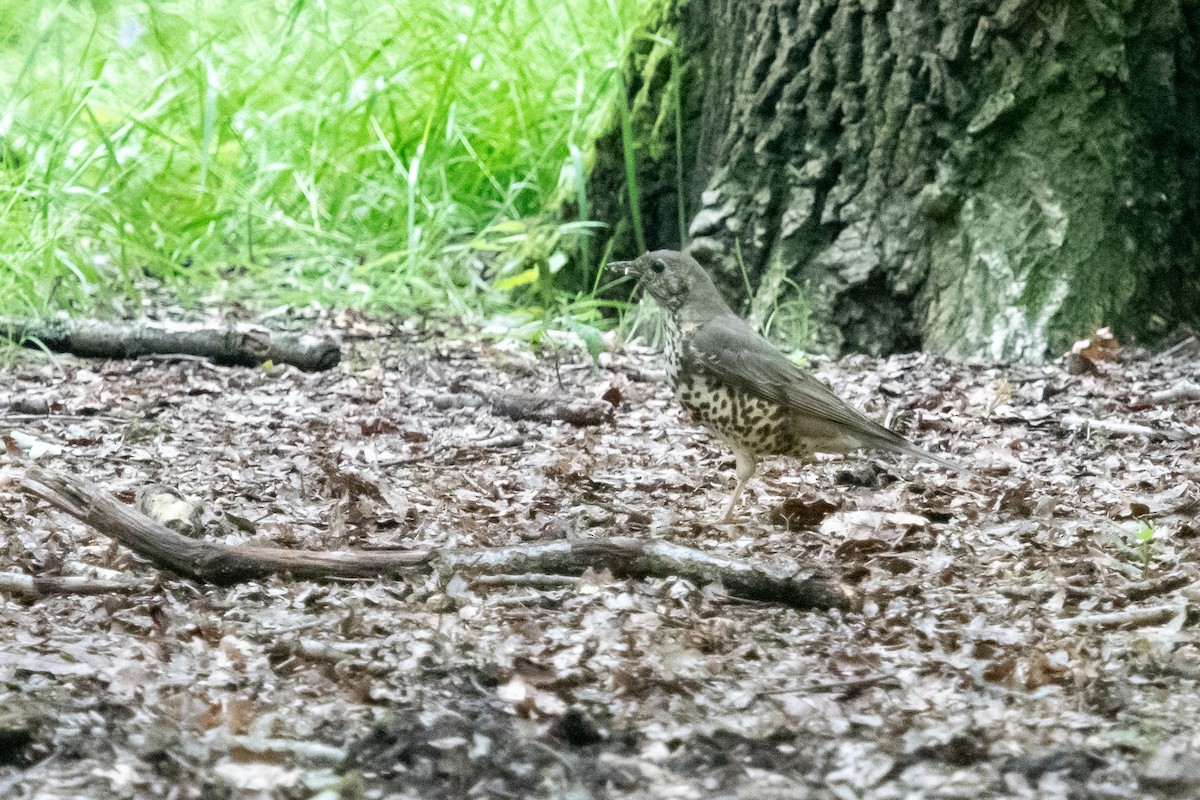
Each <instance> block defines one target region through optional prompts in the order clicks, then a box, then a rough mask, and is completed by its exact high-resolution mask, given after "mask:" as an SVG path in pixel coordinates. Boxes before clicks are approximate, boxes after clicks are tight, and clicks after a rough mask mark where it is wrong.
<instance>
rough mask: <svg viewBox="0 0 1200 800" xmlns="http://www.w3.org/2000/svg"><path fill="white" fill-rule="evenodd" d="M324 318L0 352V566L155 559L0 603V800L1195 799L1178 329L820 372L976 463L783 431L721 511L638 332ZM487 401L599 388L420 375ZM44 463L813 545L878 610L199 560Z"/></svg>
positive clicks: (297, 538) (1192, 356) (496, 539)
mask: <svg viewBox="0 0 1200 800" xmlns="http://www.w3.org/2000/svg"><path fill="white" fill-rule="evenodd" d="M331 324H332V325H333V327H334V328H335V329H337V332H338V333H339V334H340V335H342V336H343V337H344V339H345V345H346V346H345V353H344V358H343V362H342V365H341V366H340V367H338V368H337V369H335V370H331V371H329V372H325V373H318V374H304V373H301V372H298V371H296V370H294V369H291V368H282V367H276V368H271V369H238V368H221V367H214V366H211V365H209V364H207V363H204V362H199V361H195V360H170V359H156V360H141V361H129V362H118V361H114V362H87V361H81V360H78V359H73V358H70V357H53V358H52V357H48V356H42V355H30V356H21V357H18V358H15V359H14V358H12V357H10V359H9V361H8V363H7V365H6V366H3V367H0V436H2V437H3V441H4V443H5V445H6V447H5V449H4V451H3V452H2V453H0V537H2V538H0V543H2V544H0V547H3V561H4V564H5V566H4V567H3V570H6V571H9V572H14V571H19V572H24V573H27V574H35V575H54V574H89V573H88V569H92V570H101V571H102V572H101V574H103V575H107V576H111V575H112V574H113V572H112V571H116V572H117V573H118V574H123V575H127V576H132V577H134V578H136V579H138V580H140V581H142V584H141V586H140V587H139V588H138V589H137V590H136V591H134V592H133V593H130V594H117V593H114V594H106V595H99V596H71V595H66V596H48V597H42V598H40V599H28V598H22V597H20V596H18V595H15V594H2V595H0V796H2V797H5V798H12V799H14V800H16V799H17V798H39V800H48V799H50V798H160V797H171V798H223V797H275V798H309V797H322V798H331V799H332V798H337V797H342V798H353V797H395V798H421V799H427V800H433V799H436V798H458V797H473V798H518V797H535V796H536V797H544V798H580V799H582V798H608V797H611V798H646V799H647V800H650V799H653V800H662V799H663V798H718V797H720V798H838V799H839V800H840V799H842V798H873V799H879V800H882V799H883V798H909V797H927V798H952V797H953V798H983V797H993V796H1017V797H1035V796H1036V797H1064V798H1065V797H1071V798H1140V797H1147V796H1164V797H1165V796H1172V793H1174V795H1173V796H1178V797H1196V796H1200V725H1197V723H1196V720H1197V719H1200V692H1198V691H1197V681H1198V680H1200V642H1198V641H1197V627H1196V623H1197V608H1198V607H1200V583H1198V582H1197V576H1198V575H1200V523H1197V521H1196V516H1197V508H1198V500H1200V449H1198V448H1197V447H1196V446H1195V444H1194V441H1195V439H1196V437H1197V436H1200V397H1198V396H1197V392H1195V391H1191V392H1189V391H1188V389H1187V384H1186V383H1182V382H1183V381H1186V380H1187V379H1191V378H1194V376H1196V375H1197V373H1198V372H1200V345H1197V343H1196V340H1195V339H1194V338H1193V339H1182V340H1181V341H1180V344H1179V346H1177V347H1176V348H1174V349H1173V350H1172V351H1169V352H1165V353H1160V354H1158V355H1155V354H1152V353H1147V352H1138V351H1129V352H1126V353H1124V354H1123V355H1122V357H1121V358H1119V359H1118V360H1113V361H1101V362H1097V363H1096V365H1095V367H1094V369H1092V370H1090V371H1089V372H1087V373H1085V374H1079V375H1072V374H1068V372H1067V371H1066V370H1065V368H1064V365H1063V364H1052V365H1048V366H1045V367H1007V368H1004V367H991V366H965V365H951V364H947V363H943V362H941V361H938V360H936V359H932V358H927V357H918V356H907V357H892V358H887V359H882V360H877V359H870V358H865V357H851V358H847V359H843V360H842V361H840V362H837V363H824V362H820V363H818V364H817V365H816V366H817V368H818V374H819V375H820V376H821V377H822V378H823V379H824V380H826V381H828V382H829V383H831V384H832V385H833V387H834V388H835V390H836V391H837V392H838V393H839V394H840V395H841V396H842V397H844V398H845V399H847V400H848V401H850V402H851V403H853V404H854V405H856V406H858V407H860V408H862V409H864V410H865V411H867V413H868V414H870V415H872V416H874V417H875V418H876V419H880V420H885V419H886V420H889V422H890V424H892V425H893V427H896V428H897V429H899V430H901V431H902V432H905V433H906V434H907V435H909V436H910V437H911V438H913V439H914V440H915V441H917V442H918V443H920V444H921V445H922V446H924V447H926V448H928V449H930V450H933V451H936V452H938V453H941V454H944V455H948V456H950V457H952V458H955V459H957V460H959V461H961V462H962V463H964V464H965V465H967V466H969V467H971V468H972V469H973V470H975V471H976V473H977V474H955V473H952V472H950V471H948V470H946V469H944V468H942V467H939V466H937V465H933V464H925V463H919V462H916V461H914V460H912V459H900V460H894V459H883V458H876V457H873V456H869V455H852V456H849V457H846V458H841V459H828V460H820V461H818V462H817V463H814V464H809V465H803V464H799V463H797V462H793V461H790V460H787V459H769V460H767V461H766V463H765V464H764V465H763V467H762V469H761V470H760V473H759V475H758V476H757V477H756V478H755V479H754V480H753V481H752V482H751V483H750V485H749V489H748V491H747V493H746V495H745V498H744V500H743V509H742V513H743V515H744V516H745V519H744V520H742V521H740V522H738V523H736V524H726V525H722V524H716V523H715V520H717V519H718V517H719V516H720V513H721V511H722V504H723V502H724V500H725V498H726V496H727V492H728V491H729V489H730V488H731V485H732V481H733V475H732V457H731V455H730V454H729V452H728V451H726V450H725V449H724V448H723V447H722V446H721V445H720V443H719V442H717V441H715V440H714V439H713V438H712V437H710V436H709V435H708V434H707V433H705V432H704V431H702V430H701V429H699V428H697V427H696V426H694V425H692V424H691V423H690V422H689V421H688V419H687V418H686V417H685V416H684V414H683V412H682V411H681V410H680V409H679V408H678V406H677V405H676V404H675V403H674V401H673V400H672V398H671V397H670V394H669V390H668V389H667V387H666V386H665V385H664V383H663V380H662V374H661V369H660V366H659V363H658V359H657V358H656V357H655V354H654V353H653V352H652V351H651V350H650V349H649V348H646V347H641V346H637V345H627V346H625V347H623V348H621V349H620V350H619V352H615V353H605V354H604V355H602V356H601V364H600V366H599V367H595V366H593V364H592V362H591V359H590V358H588V357H587V356H586V355H584V354H582V353H577V352H576V351H575V350H573V349H569V348H568V349H567V350H565V351H564V352H562V353H560V354H559V356H558V358H557V359H551V358H550V357H538V356H535V355H534V354H533V353H531V352H530V351H529V349H528V348H527V347H526V346H524V345H522V344H516V343H512V342H496V341H493V340H489V339H481V338H479V337H477V336H469V335H462V334H457V333H455V332H453V331H445V330H441V331H434V330H429V331H419V330H417V329H416V328H413V327H400V328H397V329H389V328H385V327H383V326H373V325H371V324H369V323H367V322H364V321H362V320H357V319H345V318H343V319H341V320H335V321H332V322H331ZM556 362H557V366H556ZM472 390H475V391H480V392H483V393H489V392H504V391H511V390H520V391H536V392H544V393H552V394H555V395H557V396H575V397H583V398H601V397H605V396H607V398H608V399H609V400H610V401H612V402H614V404H615V407H614V409H613V413H612V415H611V419H610V420H608V421H606V422H604V423H603V424H600V425H591V426H583V427H575V426H572V425H570V424H566V423H563V422H553V423H531V422H514V421H512V420H510V419H507V418H503V417H499V416H494V415H493V414H492V413H491V412H490V411H489V408H488V406H487V404H482V405H474V406H472V405H471V404H470V403H468V402H466V401H463V402H461V403H460V402H459V401H455V400H447V399H446V398H447V397H449V396H453V395H455V393H457V395H458V396H462V397H468V396H469V395H470V391H472ZM1164 392H1166V393H1171V392H1173V394H1169V395H1163V394H1156V393H1164ZM4 409H7V411H5V410H4ZM1114 424H1115V426H1116V427H1115V428H1114V427H1113V426H1114ZM33 463H36V464H37V465H39V466H42V467H46V468H49V469H54V470H60V471H65V472H70V473H73V474H78V475H82V476H85V477H87V478H88V479H90V480H92V481H94V482H95V483H97V484H99V485H100V486H101V487H103V488H104V489H105V490H106V491H110V492H112V493H113V494H115V495H117V496H118V497H119V498H121V499H122V500H125V501H126V502H129V501H132V500H133V498H134V496H135V495H136V494H137V493H138V491H139V489H141V488H142V487H144V486H146V485H147V484H151V483H157V484H164V485H166V486H169V487H173V488H175V489H177V490H179V491H180V492H182V493H184V494H185V495H191V496H194V497H195V498H197V499H198V500H199V502H200V504H201V506H202V509H203V510H202V514H201V518H200V523H201V525H202V527H203V535H204V536H205V537H208V538H211V539H214V540H219V541H224V542H231V543H232V542H255V543H260V544H269V545H273V546H278V547H286V548H311V549H318V550H334V549H342V548H398V547H399V548H409V547H425V546H428V545H434V546H439V547H468V546H470V547H477V546H495V545H508V544H517V543H529V542H537V541H549V540H556V539H562V538H587V537H608V536H615V535H625V536H637V537H662V538H667V539H670V540H672V541H675V542H679V543H681V544H686V545H688V546H690V547H693V548H696V549H699V550H703V551H706V552H710V553H713V554H719V555H724V556H730V557H736V558H738V559H743V560H746V561H750V562H754V563H762V564H772V565H781V564H789V563H795V564H799V565H801V566H802V567H805V568H811V567H814V566H819V567H823V568H825V569H829V570H833V571H835V572H837V573H838V574H839V575H841V577H842V578H843V580H845V581H846V582H847V583H849V584H850V585H852V586H853V587H854V588H855V590H856V591H857V592H858V594H859V595H860V597H861V598H862V599H863V603H862V608H861V610H858V611H854V612H837V611H832V612H803V611H798V610H796V609H793V608H788V607H784V606H782V605H775V604H770V603H758V602H747V601H744V600H741V601H740V600H735V599H732V598H730V597H728V596H727V595H726V594H725V593H724V592H723V591H722V590H721V588H720V587H719V586H697V585H692V584H690V583H688V582H686V581H682V580H678V579H653V580H618V579H614V578H613V577H612V576H611V575H608V574H605V573H599V574H586V575H584V576H583V577H580V578H558V579H554V580H547V581H541V582H539V581H536V580H533V579H530V580H527V581H522V580H515V581H513V582H511V583H510V584H507V585H506V584H504V583H502V582H501V583H498V582H495V581H482V580H479V579H478V578H477V576H474V575H471V574H467V573H463V574H457V575H415V576H413V577H412V578H411V579H404V580H401V579H388V580H374V581H359V582H350V581H325V582H313V581H300V580H293V579H291V578H288V577H281V578H272V579H269V580H261V581H253V582H249V583H243V584H241V585H236V586H231V587H214V586H209V585H202V584H198V583H196V582H194V581H191V580H187V579H183V578H180V577H178V576H175V575H172V574H169V573H165V572H162V573H160V572H159V571H158V570H157V569H155V568H154V567H153V566H152V565H150V564H149V563H148V562H146V561H144V560H142V559H140V558H138V557H135V556H133V555H131V554H130V553H129V552H128V551H125V550H123V549H118V548H114V547H112V546H111V544H110V542H109V540H108V539H107V538H106V537H104V536H102V535H101V534H99V533H98V532H96V531H95V530H92V529H90V528H88V527H87V526H85V525H84V524H82V523H80V522H77V521H76V520H75V519H74V518H72V517H69V516H67V515H66V514H64V513H63V512H60V511H57V510H54V509H52V508H51V507H50V506H49V505H48V504H47V503H45V502H43V501H39V500H36V499H35V498H33V497H32V496H30V495H28V494H26V493H24V492H22V491H21V488H20V480H21V477H22V475H23V474H24V471H25V469H26V468H27V467H28V466H29V465H30V464H33Z"/></svg>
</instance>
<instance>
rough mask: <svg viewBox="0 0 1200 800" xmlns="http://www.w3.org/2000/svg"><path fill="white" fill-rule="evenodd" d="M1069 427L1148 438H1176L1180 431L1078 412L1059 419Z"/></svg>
mask: <svg viewBox="0 0 1200 800" xmlns="http://www.w3.org/2000/svg"><path fill="white" fill-rule="evenodd" d="M1059 421H1060V422H1061V423H1062V424H1063V425H1065V426H1066V427H1068V428H1094V429H1096V430H1100V431H1105V432H1106V433H1111V434H1113V435H1114V436H1145V437H1146V438H1148V439H1161V438H1164V437H1165V438H1176V436H1177V435H1178V432H1169V431H1161V430H1157V429H1155V428H1150V427H1147V426H1145V425H1138V424H1137V423H1135V422H1121V421H1120V420H1115V419H1090V418H1087V417H1081V416H1079V415H1078V414H1064V415H1063V417H1062V419H1060V420H1059Z"/></svg>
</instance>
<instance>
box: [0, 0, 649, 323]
mask: <svg viewBox="0 0 1200 800" xmlns="http://www.w3.org/2000/svg"><path fill="white" fill-rule="evenodd" d="M641 5H642V3H641V2H639V0H567V1H566V2H555V0H475V1H474V2H473V1H472V0H466V1H465V2H452V1H451V0H408V1H407V2H404V1H401V2H378V0H245V2H239V3H233V2H227V1H226V0H175V1H174V2H172V1H171V0H163V1H161V2H124V1H123V0H92V2H90V3H89V2H80V0H70V1H68V2H54V0H51V2H48V3H45V4H42V3H32V2H29V0H0V74H3V75H4V76H5V77H4V79H3V81H0V313H7V314H35V313H43V312H45V311H46V310H50V309H55V308H68V309H71V310H73V311H75V312H76V313H100V314H104V313H112V312H114V311H116V312H121V311H130V310H136V308H137V304H138V302H139V301H140V290H141V288H142V287H144V286H145V285H146V284H147V279H151V280H152V281H157V282H163V283H165V284H166V285H167V286H168V287H170V289H171V290H172V291H173V292H175V293H177V294H178V295H179V296H180V297H182V298H183V300H184V302H189V301H190V302H194V303H199V302H200V301H201V299H208V298H212V297H213V296H214V295H215V296H216V297H217V298H222V299H242V300H247V299H248V300H249V301H250V302H251V303H252V304H253V305H256V306H260V307H261V306H266V305H270V304H276V303H292V304H302V303H308V302H313V301H316V302H319V303H324V304H332V305H352V306H358V307H362V308H366V309H369V310H379V309H398V310H418V309H429V310H431V311H432V310H435V309H437V310H444V311H448V312H449V313H455V314H472V313H479V312H490V311H494V310H496V309H497V308H500V307H503V306H504V304H505V302H506V301H509V300H511V301H512V302H513V303H516V304H527V305H530V304H531V305H532V307H533V308H534V309H535V310H537V309H539V308H540V309H542V310H543V316H549V317H554V316H555V315H556V314H558V313H559V312H560V311H561V310H562V309H561V306H562V305H563V303H564V302H566V303H569V302H570V301H571V299H570V298H567V299H565V300H564V299H563V298H558V297H553V296H552V292H551V290H550V289H548V288H547V287H548V286H549V285H550V284H551V283H552V274H551V273H552V272H553V270H554V269H555V268H556V267H557V265H559V264H561V263H562V258H561V257H560V256H559V255H556V254H559V253H570V254H572V255H576V254H579V253H585V254H587V256H588V257H589V258H599V257H601V256H602V255H603V254H601V253H598V252H594V251H595V248H593V247H591V246H589V245H588V244H587V243H586V241H583V240H585V239H586V237H587V236H588V234H589V231H588V228H587V226H585V225H580V224H574V225H562V224H558V223H556V222H554V221H553V220H547V219H544V218H542V217H540V216H539V215H540V214H541V212H542V211H543V210H544V209H545V208H547V207H548V206H552V205H554V202H555V200H556V199H558V198H560V197H564V196H568V197H572V198H575V199H576V200H579V199H580V193H581V187H582V185H583V178H582V173H583V171H584V170H586V167H587V162H588V146H589V142H590V141H591V140H592V138H593V136H594V134H595V133H596V132H597V130H598V128H599V126H600V125H602V124H612V122H608V121H606V116H605V115H606V113H607V112H608V109H609V108H610V104H611V102H612V100H613V99H614V97H615V96H616V94H617V93H618V92H619V91H620V75H619V71H618V66H619V64H620V57H621V54H622V53H623V52H624V50H625V48H626V45H627V42H628V37H629V36H630V35H631V31H632V29H633V27H634V25H635V23H636V21H637V18H638V14H639V11H640V6H641ZM581 208H583V209H584V210H585V211H586V200H584V203H583V205H582V206H581ZM531 270H532V273H531ZM531 276H532V277H531ZM587 313H591V311H590V310H589V311H588V312H587Z"/></svg>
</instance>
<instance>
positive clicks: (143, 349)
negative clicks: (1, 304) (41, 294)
mask: <svg viewBox="0 0 1200 800" xmlns="http://www.w3.org/2000/svg"><path fill="white" fill-rule="evenodd" d="M0 336H4V337H7V338H8V339H10V340H11V341H13V342H15V343H18V344H23V345H25V346H26V347H45V348H46V349H48V350H52V351H54V352H56V353H71V354H72V355H77V356H81V357H84V358H138V357H140V356H144V355H151V354H174V355H190V356H200V357H203V358H209V359H212V360H213V361H215V362H216V363H218V364H227V365H230V366H245V367H255V366H258V365H260V364H263V363H265V362H267V361H271V362H274V363H276V364H291V365H293V366H295V367H299V368H300V369H302V370H304V371H306V372H318V371H321V370H326V369H330V368H332V367H334V366H336V365H337V363H338V362H339V361H340V360H341V348H339V347H338V344H337V342H335V341H333V340H332V339H330V338H328V337H318V336H295V335H284V334H272V333H271V332H269V331H267V330H266V329H264V328H259V327H252V326H249V325H233V326H230V327H227V328H205V327H203V326H200V325H186V324H183V323H171V324H167V325H164V324H150V323H141V324H136V325H133V324H128V325H116V324H112V323H108V322H100V321H97V320H50V321H41V320H18V319H0Z"/></svg>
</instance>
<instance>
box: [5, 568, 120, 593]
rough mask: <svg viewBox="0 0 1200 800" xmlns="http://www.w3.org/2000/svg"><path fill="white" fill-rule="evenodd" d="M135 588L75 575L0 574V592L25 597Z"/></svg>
mask: <svg viewBox="0 0 1200 800" xmlns="http://www.w3.org/2000/svg"><path fill="white" fill-rule="evenodd" d="M136 588H137V584H134V583H131V582H129V581H109V580H103V579H101V578H85V577H82V576H75V575H65V576H56V577H49V578H45V577H39V576H37V575H25V574H24V573H20V572H0V592H8V593H9V594H19V595H24V596H25V597H47V596H49V595H52V594H109V593H112V592H131V591H133V590H134V589H136Z"/></svg>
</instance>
